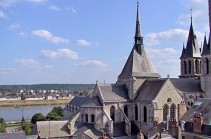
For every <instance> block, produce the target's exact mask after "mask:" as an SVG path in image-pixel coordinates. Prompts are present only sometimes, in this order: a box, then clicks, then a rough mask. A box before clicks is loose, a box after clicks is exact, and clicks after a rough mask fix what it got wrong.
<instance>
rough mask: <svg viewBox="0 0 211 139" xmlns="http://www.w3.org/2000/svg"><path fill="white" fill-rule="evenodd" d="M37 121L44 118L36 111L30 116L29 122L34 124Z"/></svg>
mask: <svg viewBox="0 0 211 139" xmlns="http://www.w3.org/2000/svg"><path fill="white" fill-rule="evenodd" d="M37 121H46V118H45V116H44V115H42V114H41V113H36V114H35V115H34V116H32V119H31V123H33V124H36V122H37Z"/></svg>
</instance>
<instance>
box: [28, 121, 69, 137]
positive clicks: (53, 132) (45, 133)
mask: <svg viewBox="0 0 211 139" xmlns="http://www.w3.org/2000/svg"><path fill="white" fill-rule="evenodd" d="M38 133H39V135H40V137H41V138H47V137H49V136H50V137H52V138H55V137H69V136H70V131H69V129H68V121H38V122H37V123H36V125H35V126H34V127H33V129H32V135H37V134H38Z"/></svg>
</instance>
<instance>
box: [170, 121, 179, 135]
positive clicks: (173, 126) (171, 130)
mask: <svg viewBox="0 0 211 139" xmlns="http://www.w3.org/2000/svg"><path fill="white" fill-rule="evenodd" d="M168 125H169V128H168V133H169V135H173V134H174V135H175V132H176V131H175V128H176V127H178V125H177V121H176V119H171V120H169V124H168Z"/></svg>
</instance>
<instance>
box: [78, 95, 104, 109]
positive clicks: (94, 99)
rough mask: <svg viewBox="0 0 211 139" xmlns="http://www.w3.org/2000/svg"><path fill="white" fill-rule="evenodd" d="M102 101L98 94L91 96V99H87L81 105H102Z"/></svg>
mask: <svg viewBox="0 0 211 139" xmlns="http://www.w3.org/2000/svg"><path fill="white" fill-rule="evenodd" d="M102 106H103V105H102V103H101V102H100V100H99V98H98V96H94V97H92V99H88V100H87V101H86V102H85V103H84V104H83V105H82V107H102Z"/></svg>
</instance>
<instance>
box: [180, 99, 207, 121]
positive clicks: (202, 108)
mask: <svg viewBox="0 0 211 139" xmlns="http://www.w3.org/2000/svg"><path fill="white" fill-rule="evenodd" d="M195 113H201V114H202V117H203V123H204V124H207V125H211V99H210V98H200V99H198V100H197V101H196V102H195V103H194V104H193V106H192V107H191V108H190V109H189V110H188V111H187V112H186V113H185V115H184V116H183V117H182V118H181V120H182V121H186V122H192V119H193V117H194V114H195Z"/></svg>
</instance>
